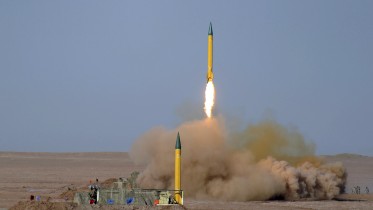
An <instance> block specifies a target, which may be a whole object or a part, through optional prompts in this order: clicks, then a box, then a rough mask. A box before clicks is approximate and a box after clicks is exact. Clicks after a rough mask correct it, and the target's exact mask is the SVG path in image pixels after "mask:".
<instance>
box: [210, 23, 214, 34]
mask: <svg viewBox="0 0 373 210" xmlns="http://www.w3.org/2000/svg"><path fill="white" fill-rule="evenodd" d="M209 35H214V34H213V33H212V24H211V22H210V27H209Z"/></svg>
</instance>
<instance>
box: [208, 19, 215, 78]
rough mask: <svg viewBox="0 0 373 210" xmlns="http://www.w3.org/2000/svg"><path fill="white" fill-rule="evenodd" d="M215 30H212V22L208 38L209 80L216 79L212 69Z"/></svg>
mask: <svg viewBox="0 0 373 210" xmlns="http://www.w3.org/2000/svg"><path fill="white" fill-rule="evenodd" d="M213 36H214V35H213V32H212V24H211V22H210V27H209V33H208V38H207V75H206V78H207V82H209V81H212V80H213V79H214V73H213V71H212V45H213V41H214V40H213Z"/></svg>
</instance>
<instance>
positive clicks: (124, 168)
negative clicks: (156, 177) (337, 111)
mask: <svg viewBox="0 0 373 210" xmlns="http://www.w3.org/2000/svg"><path fill="white" fill-rule="evenodd" d="M322 158H324V159H325V161H327V162H336V161H341V162H343V164H344V165H345V167H346V169H347V172H348V179H347V186H346V194H343V195H341V196H339V197H338V198H337V199H336V200H330V201H251V202H225V201H208V200H203V201H201V200H194V199H190V198H185V199H184V207H185V208H186V209H328V210H330V209H373V157H367V156H361V155H353V154H341V155H335V156H323V157H322ZM143 168H144V166H136V165H134V164H133V163H132V161H131V160H130V158H129V156H128V153H125V152H123V153H119V152H118V153H106V152H102V153H20V152H0V210H6V209H11V207H12V206H15V205H17V204H18V206H22V205H20V203H19V202H26V201H27V200H29V198H30V195H39V196H41V198H42V200H46V199H49V200H50V201H51V202H65V199H66V198H65V197H64V195H63V193H65V192H66V191H68V189H78V188H84V187H87V186H88V185H89V181H90V180H95V179H96V178H98V179H99V180H100V181H104V180H106V179H109V178H119V177H128V176H129V175H130V174H131V172H133V171H140V172H141V170H143ZM356 186H360V189H361V191H360V193H361V194H360V195H356V194H355V193H353V191H355V190H354V187H356ZM366 187H368V189H369V190H370V191H371V193H372V194H370V193H369V194H367V193H366ZM61 194H62V195H61ZM23 204H24V206H26V205H28V204H27V203H23ZM54 207H56V209H70V208H57V206H54ZM50 208H53V207H49V209H50ZM12 209H17V210H18V209H22V208H12ZM34 209H37V207H35V208H34ZM71 209H76V208H74V207H73V206H71ZM85 209H97V208H96V207H94V208H93V207H92V208H91V207H89V208H85ZM110 209H113V208H110ZM166 209H177V208H166ZM181 209H183V208H181Z"/></svg>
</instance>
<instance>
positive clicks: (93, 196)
mask: <svg viewBox="0 0 373 210" xmlns="http://www.w3.org/2000/svg"><path fill="white" fill-rule="evenodd" d="M99 188H100V187H99V185H98V179H97V178H96V183H95V184H92V181H90V185H89V186H88V189H89V190H90V192H89V194H88V195H89V204H97V202H98V189H99Z"/></svg>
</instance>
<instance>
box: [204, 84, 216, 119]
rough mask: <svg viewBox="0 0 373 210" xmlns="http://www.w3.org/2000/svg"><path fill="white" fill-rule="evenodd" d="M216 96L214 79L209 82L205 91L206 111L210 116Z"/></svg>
mask: <svg viewBox="0 0 373 210" xmlns="http://www.w3.org/2000/svg"><path fill="white" fill-rule="evenodd" d="M214 98H215V87H214V83H213V82H212V80H210V81H208V82H207V85H206V91H205V107H204V110H205V113H206V115H207V117H208V118H210V117H211V116H212V107H213V106H214Z"/></svg>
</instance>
